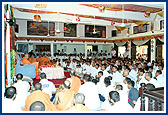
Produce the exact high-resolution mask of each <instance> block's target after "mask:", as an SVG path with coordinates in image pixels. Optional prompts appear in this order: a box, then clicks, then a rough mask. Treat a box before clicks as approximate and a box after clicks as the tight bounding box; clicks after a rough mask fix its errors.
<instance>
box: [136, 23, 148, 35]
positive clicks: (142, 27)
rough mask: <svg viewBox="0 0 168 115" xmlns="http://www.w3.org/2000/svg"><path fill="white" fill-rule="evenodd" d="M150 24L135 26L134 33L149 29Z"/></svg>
mask: <svg viewBox="0 0 168 115" xmlns="http://www.w3.org/2000/svg"><path fill="white" fill-rule="evenodd" d="M148 26H149V24H144V25H140V26H134V34H138V33H144V32H147V31H148Z"/></svg>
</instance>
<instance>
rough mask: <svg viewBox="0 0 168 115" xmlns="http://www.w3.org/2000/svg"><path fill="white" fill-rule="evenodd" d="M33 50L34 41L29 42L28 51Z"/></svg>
mask: <svg viewBox="0 0 168 115" xmlns="http://www.w3.org/2000/svg"><path fill="white" fill-rule="evenodd" d="M31 50H33V43H29V44H28V52H30V51H31Z"/></svg>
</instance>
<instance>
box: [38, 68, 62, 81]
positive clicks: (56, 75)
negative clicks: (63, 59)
mask: <svg viewBox="0 0 168 115" xmlns="http://www.w3.org/2000/svg"><path fill="white" fill-rule="evenodd" d="M41 72H44V73H45V74H46V75H47V79H63V78H65V76H64V69H63V68H62V67H56V68H54V67H42V71H41Z"/></svg>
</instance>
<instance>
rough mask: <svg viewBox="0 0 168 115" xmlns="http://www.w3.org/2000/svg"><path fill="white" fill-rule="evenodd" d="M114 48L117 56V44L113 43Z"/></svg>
mask: <svg viewBox="0 0 168 115" xmlns="http://www.w3.org/2000/svg"><path fill="white" fill-rule="evenodd" d="M114 50H115V51H116V57H118V46H117V45H116V44H115V43H114Z"/></svg>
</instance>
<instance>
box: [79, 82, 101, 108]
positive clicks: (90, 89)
mask: <svg viewBox="0 0 168 115" xmlns="http://www.w3.org/2000/svg"><path fill="white" fill-rule="evenodd" d="M78 93H83V94H84V95H85V101H84V103H85V106H86V107H88V108H89V109H91V110H95V109H96V108H98V107H100V99H99V95H98V90H97V87H96V85H95V84H94V83H92V82H85V83H84V84H83V85H81V86H80V88H79V92H78Z"/></svg>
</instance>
